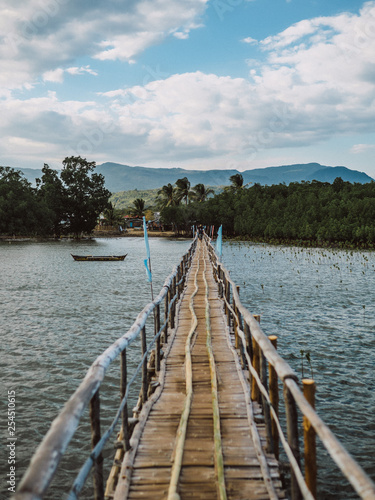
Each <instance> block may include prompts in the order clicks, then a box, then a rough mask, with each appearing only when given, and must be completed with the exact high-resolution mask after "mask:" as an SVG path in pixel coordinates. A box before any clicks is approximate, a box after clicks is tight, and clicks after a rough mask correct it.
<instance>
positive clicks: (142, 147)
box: [0, 0, 375, 178]
mask: <svg viewBox="0 0 375 500" xmlns="http://www.w3.org/2000/svg"><path fill="white" fill-rule="evenodd" d="M0 130H1V132H0V165H9V166H11V167H14V168H25V167H29V168H42V166H43V164H44V163H48V164H49V165H50V166H51V167H52V168H61V167H62V165H61V164H62V161H63V159H64V158H65V157H67V156H73V155H74V156H82V157H83V158H87V159H88V160H89V161H95V162H96V163H97V164H101V163H104V162H107V161H109V162H116V163H122V164H126V165H131V166H136V165H138V166H147V167H181V168H186V169H196V170H208V169H237V170H239V171H244V170H250V169H253V168H263V167H269V166H278V165H290V164H294V163H309V162H318V163H321V164H322V165H329V166H337V165H344V166H346V167H348V168H351V169H354V170H359V171H362V172H366V173H367V174H368V175H370V176H371V177H374V178H375V161H374V160H375V140H374V138H375V136H374V132H375V1H365V2H362V1H359V0H357V1H355V0H126V1H124V0H1V4H0Z"/></svg>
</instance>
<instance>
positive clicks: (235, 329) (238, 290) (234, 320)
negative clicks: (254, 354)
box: [233, 286, 240, 349]
mask: <svg viewBox="0 0 375 500" xmlns="http://www.w3.org/2000/svg"><path fill="white" fill-rule="evenodd" d="M236 288H237V293H238V294H239V293H240V287H239V286H236ZM233 311H234V318H233V329H234V341H235V344H234V345H235V347H236V349H238V347H239V342H238V326H239V325H238V321H237V317H238V310H237V306H236V302H235V300H234V294H233Z"/></svg>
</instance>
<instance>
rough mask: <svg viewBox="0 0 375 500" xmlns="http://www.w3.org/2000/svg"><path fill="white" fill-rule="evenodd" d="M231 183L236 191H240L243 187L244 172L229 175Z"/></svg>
mask: <svg viewBox="0 0 375 500" xmlns="http://www.w3.org/2000/svg"><path fill="white" fill-rule="evenodd" d="M229 180H230V182H231V183H232V184H231V186H230V187H231V188H232V189H234V190H235V191H238V190H239V189H242V188H243V177H242V174H240V173H238V174H233V175H231V176H230V177H229Z"/></svg>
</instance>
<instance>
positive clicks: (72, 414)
mask: <svg viewBox="0 0 375 500" xmlns="http://www.w3.org/2000/svg"><path fill="white" fill-rule="evenodd" d="M195 247H196V239H195V240H194V241H193V242H192V244H191V246H190V248H189V250H188V251H187V252H186V254H185V255H184V256H183V257H182V260H181V262H180V264H179V265H178V266H177V267H175V268H174V270H173V272H172V273H171V274H170V276H169V277H168V278H167V279H166V280H165V283H164V285H163V287H162V289H161V291H160V293H159V295H158V296H157V297H156V298H155V299H154V300H153V302H151V303H149V304H148V305H146V306H145V307H144V309H143V310H142V311H141V312H140V313H139V315H138V317H137V318H136V320H135V322H134V323H133V325H132V326H131V328H130V329H129V330H128V331H127V333H126V334H125V335H123V336H122V337H121V338H119V339H118V340H117V341H116V342H114V344H112V345H111V346H110V347H109V348H108V349H107V350H106V351H105V352H104V353H103V354H101V355H100V356H99V357H98V358H97V359H96V360H95V361H94V363H93V364H92V365H91V367H90V368H89V370H88V372H87V374H86V376H85V378H84V379H83V381H82V382H81V384H80V385H79V387H78V388H77V390H76V391H75V392H74V394H73V395H72V396H71V398H70V399H69V401H68V402H67V403H66V404H65V406H64V407H63V409H62V410H61V412H60V414H59V415H58V417H56V419H55V420H54V421H53V422H52V424H51V427H50V429H49V431H48V432H47V434H46V435H45V437H44V439H43V441H42V442H41V444H40V445H39V447H38V448H37V450H36V452H35V454H34V456H33V457H32V459H31V462H30V465H29V467H28V469H27V470H26V472H25V474H24V476H23V478H22V480H21V482H20V485H19V487H18V489H17V492H16V494H15V495H14V496H13V497H12V498H13V499H14V500H39V499H42V498H43V497H45V496H46V495H47V494H48V488H49V485H50V483H51V480H52V478H53V476H54V474H55V472H56V470H57V468H58V466H59V463H60V461H61V458H62V456H63V455H64V453H65V451H66V449H67V447H68V445H69V442H70V441H71V439H72V437H73V435H74V433H75V431H76V429H77V427H78V424H79V423H80V420H81V417H82V415H83V412H84V411H85V409H86V408H87V407H90V421H91V443H92V451H91V454H90V456H89V457H88V459H87V460H86V462H85V463H84V464H83V466H82V468H81V470H80V471H79V474H78V476H77V478H76V480H75V481H74V483H73V486H72V488H71V490H70V493H69V495H68V497H67V498H69V499H70V500H73V499H76V498H78V495H79V492H80V491H81V489H82V487H83V486H84V484H85V481H86V479H87V477H88V475H89V473H90V471H91V469H92V468H93V469H94V473H93V479H94V493H93V498H95V499H96V500H99V499H103V498H104V481H103V457H102V453H101V452H102V450H103V447H104V445H105V444H106V443H107V441H108V440H109V438H110V437H111V435H112V434H113V433H114V431H115V429H116V425H117V424H118V422H119V421H121V423H122V433H121V434H122V442H120V446H121V447H122V448H123V450H124V451H126V450H128V449H129V438H130V436H129V429H130V427H131V424H132V423H131V422H129V420H130V419H129V418H128V411H127V401H128V396H129V389H130V385H131V384H132V383H133V382H134V380H135V379H136V377H137V375H138V373H139V372H140V371H141V373H142V385H141V396H140V402H139V403H138V409H140V408H141V406H142V404H144V403H145V402H146V400H147V399H148V394H149V391H150V384H149V382H150V377H149V374H148V369H147V366H148V356H149V354H150V352H151V350H152V349H154V350H155V370H156V372H158V371H159V370H160V358H161V336H163V341H164V343H166V342H167V341H168V330H169V329H173V328H174V325H175V313H176V302H177V301H178V300H179V298H180V295H181V293H182V290H183V287H184V283H185V279H186V273H187V271H188V270H189V268H190V265H191V259H192V255H193V253H194V251H195ZM163 301H164V322H163V324H161V306H162V303H163ZM152 313H154V314H153V316H154V336H153V338H152V341H151V342H149V344H148V345H147V341H146V321H147V319H148V318H149V317H151V314H152ZM138 337H140V338H141V349H142V353H141V361H140V363H139V365H138V368H137V369H136V371H135V373H134V374H133V375H132V377H131V379H130V380H129V377H128V370H127V363H126V349H127V347H128V346H130V345H131V344H132V343H133V342H134V341H135V340H136V339H137V338H138ZM118 357H120V366H121V375H120V381H119V385H120V392H121V398H122V399H121V404H120V406H119V408H118V409H117V412H116V414H115V417H114V420H113V422H112V424H111V425H110V427H109V428H108V429H107V430H106V431H105V432H104V433H103V434H102V430H101V422H100V394H99V388H100V385H101V383H102V382H103V379H104V377H105V374H106V371H107V369H108V367H109V366H110V364H111V363H112V362H113V361H114V360H115V359H116V358H118ZM151 390H152V389H151ZM133 423H134V422H133Z"/></svg>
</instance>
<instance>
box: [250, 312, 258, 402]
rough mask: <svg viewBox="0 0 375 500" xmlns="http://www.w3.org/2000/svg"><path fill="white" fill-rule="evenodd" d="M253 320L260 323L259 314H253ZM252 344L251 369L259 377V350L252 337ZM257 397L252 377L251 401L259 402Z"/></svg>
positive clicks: (254, 381)
mask: <svg viewBox="0 0 375 500" xmlns="http://www.w3.org/2000/svg"><path fill="white" fill-rule="evenodd" d="M254 318H255V319H256V321H258V323H260V314H254ZM252 344H253V368H254V370H255V371H256V372H257V374H258V375H259V376H260V349H259V345H258V343H257V341H256V340H255V339H254V337H253V338H252ZM259 397H260V391H259V387H258V384H257V383H256V380H255V378H254V377H253V379H252V384H251V399H252V400H253V401H259Z"/></svg>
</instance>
